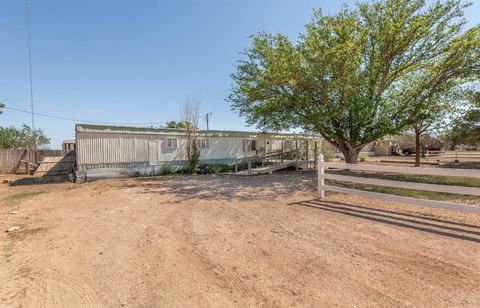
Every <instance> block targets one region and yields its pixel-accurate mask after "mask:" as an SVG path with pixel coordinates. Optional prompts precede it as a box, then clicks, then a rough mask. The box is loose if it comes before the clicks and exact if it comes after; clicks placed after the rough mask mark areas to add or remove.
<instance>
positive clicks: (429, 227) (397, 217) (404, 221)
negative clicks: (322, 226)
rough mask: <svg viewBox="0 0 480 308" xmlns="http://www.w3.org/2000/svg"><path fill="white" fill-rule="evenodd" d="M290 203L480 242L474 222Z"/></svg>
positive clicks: (345, 206) (336, 205)
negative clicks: (467, 222)
mask: <svg viewBox="0 0 480 308" xmlns="http://www.w3.org/2000/svg"><path fill="white" fill-rule="evenodd" d="M289 205H299V206H306V207H311V208H315V209H319V210H323V211H328V212H334V213H339V214H343V215H348V216H352V217H356V218H360V219H366V220H371V221H375V222H379V223H384V224H389V225H394V226H397V227H403V228H408V229H414V230H418V231H422V232H427V233H431V234H435V235H440V236H445V237H451V238H456V239H461V240H466V241H471V242H475V243H480V226H477V225H472V224H466V223H459V222H455V221H449V220H444V219H439V218H433V217H426V216H422V215H413V214H409V213H403V212H396V211H391V210H383V209H378V208H374V207H367V206H362V205H352V204H347V203H341V202H332V201H324V200H321V199H313V200H307V201H300V202H294V203H289Z"/></svg>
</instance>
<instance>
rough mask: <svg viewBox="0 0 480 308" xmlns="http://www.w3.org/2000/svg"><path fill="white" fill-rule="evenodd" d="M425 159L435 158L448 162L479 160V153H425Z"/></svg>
mask: <svg viewBox="0 0 480 308" xmlns="http://www.w3.org/2000/svg"><path fill="white" fill-rule="evenodd" d="M425 158H426V159H428V158H436V159H440V160H448V161H450V160H451V161H454V160H458V161H470V160H480V151H426V152H425Z"/></svg>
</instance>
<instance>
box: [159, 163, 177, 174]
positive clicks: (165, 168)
mask: <svg viewBox="0 0 480 308" xmlns="http://www.w3.org/2000/svg"><path fill="white" fill-rule="evenodd" d="M174 173H175V167H174V166H172V165H170V164H164V165H162V166H161V167H160V174H161V175H170V174H174Z"/></svg>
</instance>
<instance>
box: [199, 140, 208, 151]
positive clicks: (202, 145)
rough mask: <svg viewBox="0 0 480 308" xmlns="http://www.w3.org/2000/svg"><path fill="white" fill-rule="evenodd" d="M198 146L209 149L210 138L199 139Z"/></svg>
mask: <svg viewBox="0 0 480 308" xmlns="http://www.w3.org/2000/svg"><path fill="white" fill-rule="evenodd" d="M197 146H198V148H200V149H208V139H197Z"/></svg>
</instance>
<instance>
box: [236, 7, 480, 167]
mask: <svg viewBox="0 0 480 308" xmlns="http://www.w3.org/2000/svg"><path fill="white" fill-rule="evenodd" d="M464 7H465V5H463V4H462V2H461V1H460V0H450V1H446V2H440V1H439V2H435V3H434V4H432V5H431V6H430V7H428V8H427V7H425V1H424V0H396V1H373V2H368V3H363V4H362V3H361V4H357V6H356V8H355V9H353V10H350V9H348V8H347V7H344V8H343V9H342V11H341V12H339V13H338V14H337V15H335V16H326V15H323V14H322V12H321V11H316V12H315V13H314V17H313V19H312V21H311V22H310V23H309V24H307V25H306V32H305V33H304V34H302V35H300V37H299V39H298V42H297V43H292V42H291V41H289V39H288V38H287V37H286V36H284V35H272V34H267V33H260V34H258V35H255V36H253V38H252V47H251V48H249V49H247V50H246V51H245V53H244V54H245V56H246V59H244V60H242V61H240V62H239V63H238V65H237V70H236V72H235V73H234V74H233V75H232V78H233V81H234V86H233V88H232V90H231V94H230V95H229V101H230V102H231V103H232V107H233V109H235V110H237V111H238V112H239V113H240V114H241V115H242V116H245V117H246V118H247V122H248V123H249V124H256V125H257V127H258V128H261V129H267V130H268V129H270V130H282V129H291V128H301V129H303V130H304V131H307V132H315V133H319V134H321V135H322V136H323V137H324V138H325V139H327V140H328V141H329V142H330V143H331V144H333V145H334V146H335V147H336V148H338V149H339V150H340V151H341V152H342V153H343V154H344V156H345V158H346V160H347V162H356V160H357V156H358V153H359V152H360V151H361V149H362V148H363V147H364V146H365V145H366V144H368V143H370V142H372V141H375V140H378V139H380V138H382V137H383V136H385V135H396V134H398V133H400V132H402V131H403V130H405V129H406V128H408V127H411V126H412V125H414V124H415V123H416V122H417V121H419V117H417V115H418V114H419V112H420V111H421V110H424V105H423V103H424V102H425V101H426V100H428V99H430V98H431V97H432V96H434V95H436V94H437V93H443V92H444V91H445V90H446V89H449V88H450V87H452V86H453V85H455V84H458V82H459V80H460V79H463V78H469V77H470V76H471V74H473V73H475V72H476V73H478V71H479V58H480V54H479V53H478V48H479V47H480V27H479V26H476V27H474V28H472V29H469V30H467V31H465V32H462V27H463V26H464V24H465V22H464V20H463V19H462V15H463V9H464ZM420 118H421V117H420Z"/></svg>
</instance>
